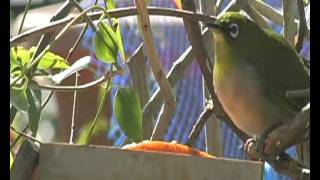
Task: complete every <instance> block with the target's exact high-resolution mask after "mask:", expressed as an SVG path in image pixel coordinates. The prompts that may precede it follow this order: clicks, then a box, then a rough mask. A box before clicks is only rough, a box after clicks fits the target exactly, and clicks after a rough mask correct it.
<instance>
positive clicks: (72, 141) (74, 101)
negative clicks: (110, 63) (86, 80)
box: [69, 72, 79, 144]
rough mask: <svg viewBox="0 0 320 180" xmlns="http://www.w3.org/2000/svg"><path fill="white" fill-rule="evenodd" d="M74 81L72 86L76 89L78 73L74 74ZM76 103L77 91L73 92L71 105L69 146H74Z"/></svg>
mask: <svg viewBox="0 0 320 180" xmlns="http://www.w3.org/2000/svg"><path fill="white" fill-rule="evenodd" d="M75 76H76V79H75V83H74V86H75V87H77V86H78V79H79V73H78V72H76V74H75ZM76 102H77V91H74V92H73V103H72V116H71V131H70V132H71V133H70V139H69V143H70V144H74V142H75V138H76V136H75V134H76V126H75V117H76V107H77V106H76Z"/></svg>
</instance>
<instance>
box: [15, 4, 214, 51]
mask: <svg viewBox="0 0 320 180" xmlns="http://www.w3.org/2000/svg"><path fill="white" fill-rule="evenodd" d="M107 12H108V13H109V15H110V17H114V18H122V17H127V16H134V15H137V10H136V8H135V7H126V8H117V9H113V10H108V11H107ZM148 12H149V14H150V15H162V16H172V17H184V18H186V19H190V20H195V21H204V22H214V21H215V20H216V18H215V17H214V16H207V15H203V14H197V13H193V12H190V11H184V10H178V9H171V8H157V7H148ZM101 15H102V12H94V13H88V16H89V17H90V18H91V19H92V20H93V21H94V20H98V19H99V18H100V17H101ZM75 17H76V16H70V17H68V18H64V19H61V20H57V21H54V22H50V23H48V24H46V25H43V26H39V27H35V28H32V29H30V30H28V31H25V32H23V33H21V34H19V35H17V36H14V37H12V38H10V47H12V46H15V45H17V44H19V43H22V42H24V41H27V40H28V39H29V38H33V37H36V36H38V35H41V34H43V33H49V32H55V31H57V30H60V29H62V28H63V27H64V26H65V25H66V24H67V23H69V22H70V21H72V20H73V19H74V18H75ZM84 22H86V20H84V19H79V20H78V21H77V22H76V23H75V24H81V23H84Z"/></svg>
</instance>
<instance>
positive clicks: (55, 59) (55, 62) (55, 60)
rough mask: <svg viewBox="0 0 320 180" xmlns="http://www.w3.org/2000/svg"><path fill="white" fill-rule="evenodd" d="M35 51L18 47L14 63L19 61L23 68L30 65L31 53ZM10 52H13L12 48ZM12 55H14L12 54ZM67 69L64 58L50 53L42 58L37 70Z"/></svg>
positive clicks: (33, 48)
mask: <svg viewBox="0 0 320 180" xmlns="http://www.w3.org/2000/svg"><path fill="white" fill-rule="evenodd" d="M36 49H37V48H36V47H32V48H31V49H30V50H27V49H25V48H23V47H20V46H19V47H17V52H16V55H15V56H16V58H15V59H16V61H20V62H21V64H22V65H23V66H25V65H26V64H30V63H31V60H32V56H33V53H35V51H36ZM11 51H14V48H12V49H11ZM14 52H15V51H14ZM12 54H13V55H14V53H12ZM13 57H14V56H13ZM10 59H11V56H10ZM68 67H69V65H68V63H67V61H66V60H65V59H64V58H62V57H61V56H59V55H56V54H54V53H52V52H47V53H45V54H44V55H43V56H42V58H41V60H40V61H39V64H38V67H37V68H38V69H43V70H48V69H66V68H68Z"/></svg>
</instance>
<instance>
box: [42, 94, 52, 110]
mask: <svg viewBox="0 0 320 180" xmlns="http://www.w3.org/2000/svg"><path fill="white" fill-rule="evenodd" d="M53 93H54V91H51V92H50V94H49V95H48V97H47V98H46V100H44V102H43V103H42V105H41V110H43V109H44V108H45V107H46V106H47V104H48V102H49V100H50V99H51V97H52V95H53Z"/></svg>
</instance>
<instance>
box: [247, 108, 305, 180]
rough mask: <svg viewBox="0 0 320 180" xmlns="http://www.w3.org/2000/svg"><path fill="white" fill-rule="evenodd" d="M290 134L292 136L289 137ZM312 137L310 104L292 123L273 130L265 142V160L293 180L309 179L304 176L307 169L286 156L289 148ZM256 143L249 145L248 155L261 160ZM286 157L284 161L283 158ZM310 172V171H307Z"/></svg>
mask: <svg viewBox="0 0 320 180" xmlns="http://www.w3.org/2000/svg"><path fill="white" fill-rule="evenodd" d="M288 134H290V136H288ZM309 136H310V104H308V105H307V106H306V107H305V108H303V110H302V111H300V112H298V113H297V115H296V117H295V118H294V120H293V121H292V122H289V123H286V124H283V125H281V126H279V127H278V128H276V129H275V130H273V131H272V132H271V133H270V134H269V135H268V137H267V138H266V139H265V140H264V142H263V143H264V149H263V153H262V154H263V158H264V159H265V160H267V161H268V162H269V163H270V164H272V165H273V166H274V167H275V168H276V169H277V170H278V171H280V172H282V173H285V174H287V175H289V176H290V177H293V178H301V176H303V179H304V178H306V179H307V178H308V176H309V175H308V173H306V174H304V172H305V170H307V169H306V167H305V166H304V165H302V164H301V163H298V162H297V161H296V160H294V159H293V158H291V157H288V156H287V155H285V154H284V151H285V150H286V149H288V148H289V147H291V146H293V145H295V144H298V143H300V142H302V141H305V140H307V139H309ZM255 145H256V144H255V143H252V144H250V145H249V148H248V152H247V154H248V155H249V158H251V159H257V158H260V157H259V155H258V153H257V152H256V147H255ZM283 156H286V158H285V159H284V160H282V161H280V160H279V158H280V159H281V157H283ZM307 171H308V170H307Z"/></svg>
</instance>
